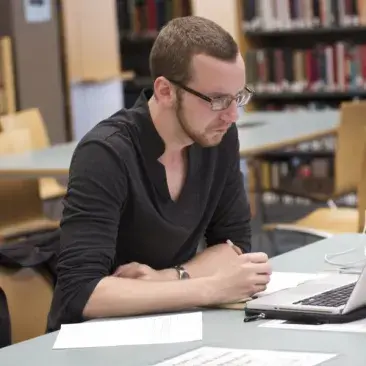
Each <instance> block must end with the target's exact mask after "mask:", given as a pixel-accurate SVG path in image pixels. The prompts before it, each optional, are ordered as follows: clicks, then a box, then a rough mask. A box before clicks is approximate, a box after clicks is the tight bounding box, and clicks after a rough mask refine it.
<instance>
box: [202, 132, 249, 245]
mask: <svg viewBox="0 0 366 366" xmlns="http://www.w3.org/2000/svg"><path fill="white" fill-rule="evenodd" d="M234 127H235V128H233V131H232V134H233V139H231V138H230V140H231V141H230V142H229V141H228V142H229V143H228V144H227V146H228V147H227V150H226V151H227V154H229V156H231V159H230V160H229V168H228V174H227V176H226V182H225V185H224V189H223V191H222V194H221V196H220V198H219V200H218V204H217V206H216V209H215V212H214V214H213V216H212V219H211V221H210V223H209V225H208V227H207V230H206V242H207V246H212V245H216V244H219V243H225V242H226V241H227V240H228V239H230V240H231V241H232V242H233V243H234V244H235V245H237V246H238V247H240V249H241V250H242V251H243V252H250V251H251V213H250V207H249V202H248V198H247V195H246V192H245V188H244V177H243V174H242V172H241V171H240V154H239V139H238V131H237V128H236V126H234ZM233 140H234V141H233Z"/></svg>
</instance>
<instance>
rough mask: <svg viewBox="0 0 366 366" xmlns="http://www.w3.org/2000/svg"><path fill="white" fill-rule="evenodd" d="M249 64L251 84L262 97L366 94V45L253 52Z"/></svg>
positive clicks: (340, 43) (336, 44)
mask: <svg viewBox="0 0 366 366" xmlns="http://www.w3.org/2000/svg"><path fill="white" fill-rule="evenodd" d="M245 61H246V67H247V83H248V85H249V86H251V87H252V88H254V89H255V90H256V92H258V93H261V92H265V93H276V92H283V91H289V92H304V91H308V92H350V91H356V92H357V91H362V90H366V44H352V43H347V42H343V41H341V42H336V43H335V44H317V45H315V46H314V47H313V48H311V49H297V48H295V49H294V48H263V49H255V50H254V49H253V50H248V51H247V52H246V55H245Z"/></svg>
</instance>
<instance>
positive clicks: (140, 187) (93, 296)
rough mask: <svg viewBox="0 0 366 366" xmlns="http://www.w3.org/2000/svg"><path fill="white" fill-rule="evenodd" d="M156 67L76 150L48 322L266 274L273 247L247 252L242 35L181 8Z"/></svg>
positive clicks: (245, 290)
mask: <svg viewBox="0 0 366 366" xmlns="http://www.w3.org/2000/svg"><path fill="white" fill-rule="evenodd" d="M150 69H151V75H152V78H153V81H154V85H153V91H147V90H145V91H143V92H142V94H141V96H140V97H139V99H138V100H137V102H136V104H135V105H134V107H132V108H131V109H129V110H125V109H123V110H121V111H119V112H117V113H116V114H115V115H113V116H111V117H110V118H108V119H106V120H105V121H102V122H101V123H99V124H98V125H97V126H96V127H95V128H93V129H92V130H91V131H90V132H89V133H88V134H87V135H86V136H85V137H84V138H83V139H82V141H81V142H80V143H79V145H78V147H77V149H76V151H75V153H74V156H73V159H72V163H71V167H70V179H69V185H68V191H67V194H66V196H65V199H64V206H65V207H64V212H63V218H62V221H61V252H60V256H59V262H58V278H57V285H56V288H55V294H54V299H53V302H52V306H51V311H50V315H49V322H48V329H49V330H55V329H58V328H59V327H60V325H61V324H62V323H71V322H81V321H83V320H85V319H91V318H99V317H112V316H127V315H135V314H143V313H153V312H161V311H175V310H179V309H187V308H190V307H195V306H205V305H212V304H218V303H225V302H232V301H237V300H239V299H242V298H245V297H247V296H250V295H252V294H254V293H256V292H258V291H262V290H264V289H265V286H266V284H267V283H268V281H269V274H270V267H269V264H268V258H267V256H266V255H265V254H264V253H248V252H250V249H251V245H250V241H251V231H250V211H249V207H248V203H247V199H246V195H245V192H244V186H243V181H242V176H241V173H240V169H239V142H238V132H237V129H236V126H235V124H234V123H233V122H234V121H235V120H236V119H237V106H238V105H239V106H240V105H243V104H245V103H246V102H247V101H248V100H249V98H250V96H251V92H250V90H249V89H248V88H246V87H245V84H244V81H245V68H244V63H243V59H242V57H241V56H240V53H239V51H238V47H237V45H236V43H235V42H234V40H233V38H232V37H231V36H230V35H229V34H228V33H227V32H226V31H224V30H223V29H222V28H221V27H219V26H218V25H217V24H215V23H213V22H212V21H209V20H207V19H203V18H200V17H194V16H191V17H183V18H178V19H174V20H172V21H171V22H169V23H168V24H167V25H166V27H165V28H164V29H162V30H161V32H160V34H159V35H158V37H157V39H156V41H155V43H154V45H153V48H152V50H151V56H150ZM203 237H204V238H205V239H206V242H207V248H206V250H204V251H203V252H201V253H200V254H198V255H196V251H197V247H198V244H199V241H200V239H201V238H203ZM228 240H229V242H228ZM231 242H232V243H234V245H229V244H228V243H231Z"/></svg>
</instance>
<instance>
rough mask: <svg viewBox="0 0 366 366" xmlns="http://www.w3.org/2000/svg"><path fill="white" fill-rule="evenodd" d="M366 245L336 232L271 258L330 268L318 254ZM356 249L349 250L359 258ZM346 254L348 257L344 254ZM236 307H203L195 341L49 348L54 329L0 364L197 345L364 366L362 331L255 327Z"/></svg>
mask: <svg viewBox="0 0 366 366" xmlns="http://www.w3.org/2000/svg"><path fill="white" fill-rule="evenodd" d="M365 245H366V236H362V235H361V234H360V235H357V234H342V235H339V236H336V237H333V238H330V239H326V240H322V241H319V242H317V243H314V244H310V245H308V246H306V247H303V248H301V249H297V250H295V251H292V252H288V253H286V254H283V255H281V256H278V257H275V258H273V259H272V260H271V262H272V264H273V269H274V270H276V271H297V272H313V271H322V270H327V269H332V268H331V267H330V266H329V265H325V263H324V254H326V253H335V252H340V251H343V250H345V249H349V248H353V247H358V248H363V246H365ZM359 255H360V251H358V252H354V253H351V254H350V255H349V256H353V258H354V257H358V258H359ZM346 260H349V258H347V259H346ZM243 316H244V315H243V312H242V311H239V310H204V311H203V340H202V341H198V342H190V343H182V344H174V345H154V346H120V347H109V348H94V349H73V350H52V347H53V344H54V341H55V339H56V335H57V333H52V334H48V335H46V336H42V337H38V338H36V339H33V340H30V341H27V342H23V343H21V344H17V345H14V346H11V347H7V348H4V349H2V350H0V360H1V362H0V364H1V366H19V365H23V364H25V363H26V364H27V365H29V366H49V365H52V366H64V365H68V366H79V365H88V366H100V365H105V366H121V365H123V366H147V365H153V364H154V363H157V362H159V361H162V360H163V359H166V358H170V357H174V356H177V355H179V354H181V353H184V352H187V351H190V350H193V349H195V348H197V347H200V346H214V347H215V346H216V347H228V348H240V349H269V350H287V351H304V352H326V353H337V354H338V355H339V356H338V357H337V358H334V359H332V360H329V361H327V362H326V363H324V365H329V366H345V365H347V366H348V365H350V366H351V365H352V366H364V365H365V364H366V348H365V339H366V336H365V334H362V333H340V332H326V331H319V332H316V331H308V330H306V331H300V330H285V329H273V328H260V327H258V325H259V324H260V322H259V321H256V322H251V323H244V322H243Z"/></svg>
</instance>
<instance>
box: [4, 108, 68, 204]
mask: <svg viewBox="0 0 366 366" xmlns="http://www.w3.org/2000/svg"><path fill="white" fill-rule="evenodd" d="M21 128H22V129H23V128H26V129H28V130H29V132H30V136H31V140H32V148H33V149H44V148H47V147H49V146H50V140H49V137H48V134H47V130H46V127H45V124H44V121H43V118H42V116H41V113H40V112H39V110H38V109H37V108H31V109H26V110H23V111H20V112H16V113H12V114H8V115H5V116H1V117H0V129H1V130H3V131H4V132H8V131H13V130H18V129H21ZM65 193H66V188H65V187H64V186H63V185H61V184H60V183H59V182H58V181H57V180H56V179H55V178H53V177H42V178H40V179H39V194H40V197H41V198H42V200H48V199H54V198H59V197H62V196H64V195H65Z"/></svg>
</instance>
